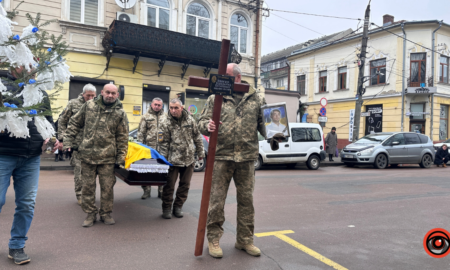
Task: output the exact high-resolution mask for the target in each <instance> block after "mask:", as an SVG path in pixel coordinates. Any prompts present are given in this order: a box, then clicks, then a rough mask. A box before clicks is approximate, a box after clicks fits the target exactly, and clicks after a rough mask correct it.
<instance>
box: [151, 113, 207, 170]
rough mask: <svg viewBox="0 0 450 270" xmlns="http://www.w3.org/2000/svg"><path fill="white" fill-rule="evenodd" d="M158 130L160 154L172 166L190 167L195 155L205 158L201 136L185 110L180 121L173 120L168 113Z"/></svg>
mask: <svg viewBox="0 0 450 270" xmlns="http://www.w3.org/2000/svg"><path fill="white" fill-rule="evenodd" d="M160 130H161V132H162V134H161V135H160V136H159V138H158V140H159V150H160V154H162V155H163V156H164V157H166V158H167V160H168V161H169V162H170V163H172V164H173V165H174V166H177V167H187V166H190V165H191V164H193V163H194V162H195V154H196V153H197V156H198V157H199V158H204V157H205V150H204V148H203V138H202V134H200V132H199V131H198V128H197V123H195V120H194V118H193V117H192V116H190V115H189V113H188V112H187V111H186V110H183V115H182V116H181V119H175V118H174V117H173V116H172V115H170V112H169V113H168V115H167V121H166V122H165V123H164V124H163V125H162V126H161V129H160Z"/></svg>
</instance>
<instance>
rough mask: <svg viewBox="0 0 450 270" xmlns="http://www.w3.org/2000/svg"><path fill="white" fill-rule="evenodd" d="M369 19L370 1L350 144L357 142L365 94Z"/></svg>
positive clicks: (365, 20)
mask: <svg viewBox="0 0 450 270" xmlns="http://www.w3.org/2000/svg"><path fill="white" fill-rule="evenodd" d="M369 18H370V1H369V4H368V5H367V8H366V15H365V17H364V30H363V37H362V44H361V54H360V56H359V59H360V61H359V75H358V91H357V93H358V99H357V100H356V105H355V119H354V121H355V122H354V125H353V137H352V142H355V141H357V140H358V137H359V126H360V123H361V107H362V104H363V98H362V96H363V94H364V92H365V90H364V68H365V63H366V53H367V40H368V39H369V38H368V32H369Z"/></svg>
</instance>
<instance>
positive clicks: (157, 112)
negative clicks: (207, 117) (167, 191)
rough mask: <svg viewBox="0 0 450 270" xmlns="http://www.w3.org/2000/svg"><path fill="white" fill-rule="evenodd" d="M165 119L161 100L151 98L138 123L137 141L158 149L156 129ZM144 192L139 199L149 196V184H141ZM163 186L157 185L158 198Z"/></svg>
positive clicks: (165, 115)
mask: <svg viewBox="0 0 450 270" xmlns="http://www.w3.org/2000/svg"><path fill="white" fill-rule="evenodd" d="M166 121H167V114H165V113H164V110H163V100H162V99H160V98H158V97H156V98H154V99H153V100H152V104H151V105H150V108H148V112H147V113H146V114H144V115H143V116H142V118H141V122H140V123H139V129H138V133H137V139H138V141H139V142H141V143H143V144H145V145H147V146H150V147H151V148H153V149H155V150H156V151H159V149H158V148H159V147H158V130H159V128H160V127H161V126H162V125H163V124H164V123H165V122H166ZM142 189H143V190H144V194H143V195H142V197H141V199H143V200H145V199H147V198H148V197H150V191H151V186H142ZM162 191H163V186H159V187H158V198H161V195H162Z"/></svg>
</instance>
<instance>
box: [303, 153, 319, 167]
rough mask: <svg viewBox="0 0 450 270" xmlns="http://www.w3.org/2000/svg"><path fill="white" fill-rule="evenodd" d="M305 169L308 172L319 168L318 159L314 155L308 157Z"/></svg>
mask: <svg viewBox="0 0 450 270" xmlns="http://www.w3.org/2000/svg"><path fill="white" fill-rule="evenodd" d="M306 167H308V169H310V170H317V169H319V167H320V158H319V157H318V156H316V155H313V156H310V157H309V159H308V161H307V162H306Z"/></svg>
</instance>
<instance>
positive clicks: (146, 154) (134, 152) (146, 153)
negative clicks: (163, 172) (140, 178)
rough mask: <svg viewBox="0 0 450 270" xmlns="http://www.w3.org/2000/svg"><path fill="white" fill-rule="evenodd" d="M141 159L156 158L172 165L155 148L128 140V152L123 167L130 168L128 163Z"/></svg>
mask: <svg viewBox="0 0 450 270" xmlns="http://www.w3.org/2000/svg"><path fill="white" fill-rule="evenodd" d="M141 159H156V160H158V161H160V162H164V163H165V164H167V165H169V166H172V164H170V163H169V162H168V161H167V160H166V158H165V157H164V156H163V155H161V154H160V153H158V151H156V150H155V149H153V148H151V147H149V146H147V145H145V144H141V143H134V142H128V153H127V157H126V158H125V168H126V169H128V168H130V165H131V164H132V163H133V162H135V161H138V160H141Z"/></svg>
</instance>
